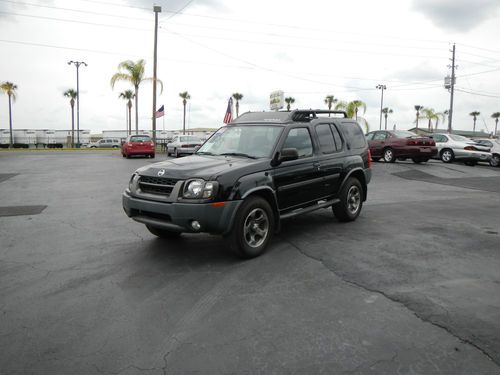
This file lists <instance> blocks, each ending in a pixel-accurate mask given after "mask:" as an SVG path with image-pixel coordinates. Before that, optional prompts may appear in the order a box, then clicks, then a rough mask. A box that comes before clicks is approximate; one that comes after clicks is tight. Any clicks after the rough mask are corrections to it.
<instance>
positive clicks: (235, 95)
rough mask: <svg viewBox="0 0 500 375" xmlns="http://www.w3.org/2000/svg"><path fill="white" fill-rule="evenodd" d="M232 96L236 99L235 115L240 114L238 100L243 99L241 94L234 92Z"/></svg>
mask: <svg viewBox="0 0 500 375" xmlns="http://www.w3.org/2000/svg"><path fill="white" fill-rule="evenodd" d="M233 98H234V100H236V117H238V116H239V115H240V100H241V99H243V94H240V93H239V92H235V93H234V94H233Z"/></svg>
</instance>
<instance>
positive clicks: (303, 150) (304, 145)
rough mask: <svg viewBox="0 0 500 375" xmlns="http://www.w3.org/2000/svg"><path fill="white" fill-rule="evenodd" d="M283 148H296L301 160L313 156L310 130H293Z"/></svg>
mask: <svg viewBox="0 0 500 375" xmlns="http://www.w3.org/2000/svg"><path fill="white" fill-rule="evenodd" d="M283 148H296V149H297V152H298V154H299V159H302V158H307V157H309V156H312V154H313V147H312V141H311V135H310V134H309V129H308V128H295V129H291V130H290V132H289V133H288V135H287V137H286V140H285V143H284V144H283Z"/></svg>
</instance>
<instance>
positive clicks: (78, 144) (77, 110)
mask: <svg viewBox="0 0 500 375" xmlns="http://www.w3.org/2000/svg"><path fill="white" fill-rule="evenodd" d="M71 64H73V65H75V66H76V147H77V148H80V78H79V75H78V71H79V69H80V65H84V66H87V63H86V62H85V61H73V60H71V61H69V62H68V65H71Z"/></svg>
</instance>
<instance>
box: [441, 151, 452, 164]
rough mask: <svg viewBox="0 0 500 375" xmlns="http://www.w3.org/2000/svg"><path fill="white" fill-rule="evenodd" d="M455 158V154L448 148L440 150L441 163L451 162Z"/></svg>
mask: <svg viewBox="0 0 500 375" xmlns="http://www.w3.org/2000/svg"><path fill="white" fill-rule="evenodd" d="M454 159H455V154H454V153H453V151H452V150H450V149H449V148H446V149H444V150H443V151H441V161H442V162H443V163H451V162H452V161H453V160H454Z"/></svg>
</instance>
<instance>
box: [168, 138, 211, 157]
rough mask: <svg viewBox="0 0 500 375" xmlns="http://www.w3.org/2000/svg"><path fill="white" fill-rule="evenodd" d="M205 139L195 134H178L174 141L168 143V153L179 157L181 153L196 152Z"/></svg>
mask: <svg viewBox="0 0 500 375" xmlns="http://www.w3.org/2000/svg"><path fill="white" fill-rule="evenodd" d="M202 144H203V141H202V140H201V139H200V138H198V137H196V136H194V135H176V136H175V137H174V138H173V139H172V142H170V143H167V155H168V156H170V155H174V156H175V157H176V158H178V157H179V156H181V155H189V154H194V153H195V151H196V149H197V148H198V147H199V146H201V145H202Z"/></svg>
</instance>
